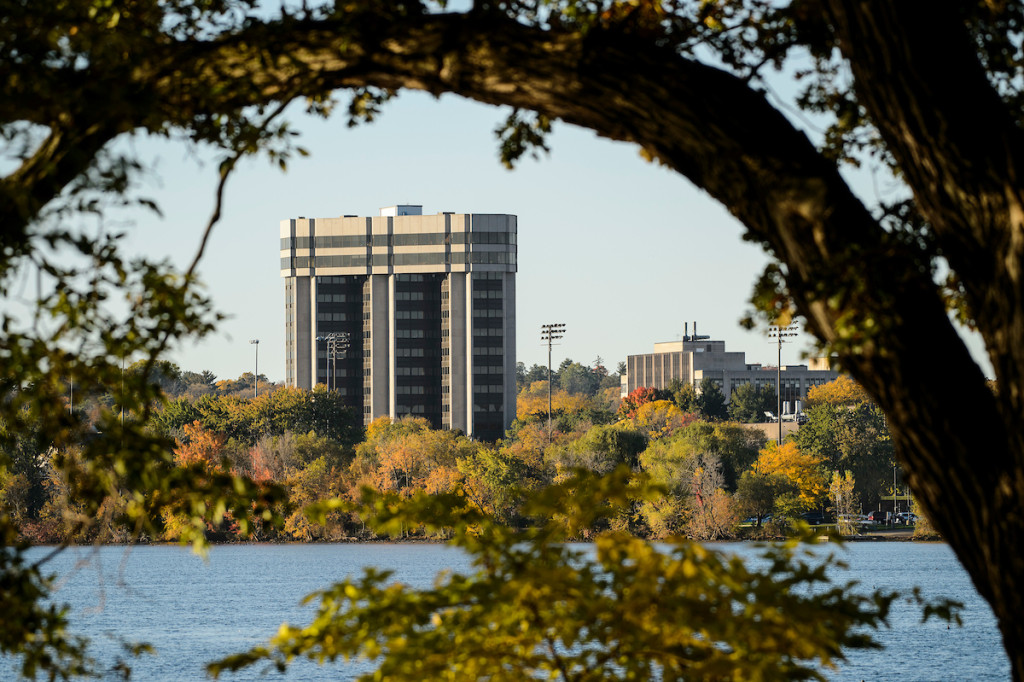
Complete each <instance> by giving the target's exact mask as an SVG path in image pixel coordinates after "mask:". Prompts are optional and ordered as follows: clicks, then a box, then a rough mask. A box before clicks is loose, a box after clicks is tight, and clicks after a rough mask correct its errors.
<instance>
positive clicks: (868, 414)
mask: <svg viewBox="0 0 1024 682" xmlns="http://www.w3.org/2000/svg"><path fill="white" fill-rule="evenodd" d="M806 414H807V423H806V424H803V425H802V426H801V427H800V430H799V431H797V437H796V442H797V444H798V446H799V447H800V450H801V451H803V452H806V453H809V454H812V455H814V456H815V457H816V458H817V459H819V460H821V462H822V463H823V465H824V466H825V467H826V468H827V469H829V470H831V471H850V472H852V474H853V477H854V479H855V481H856V493H857V497H858V499H859V500H860V501H861V503H862V504H864V505H865V508H867V509H874V508H876V507H877V504H878V501H879V500H880V499H881V497H882V495H884V494H886V493H887V492H891V491H890V488H891V487H892V468H893V465H894V463H895V454H894V452H893V443H892V439H891V437H890V435H889V429H888V428H887V426H886V420H885V415H884V414H883V413H882V411H881V410H880V409H879V408H878V406H876V405H874V404H873V403H870V402H861V403H857V404H854V405H844V406H838V407H837V406H834V405H830V404H828V403H819V404H818V405H815V406H814V407H811V408H810V409H809V410H807V411H806Z"/></svg>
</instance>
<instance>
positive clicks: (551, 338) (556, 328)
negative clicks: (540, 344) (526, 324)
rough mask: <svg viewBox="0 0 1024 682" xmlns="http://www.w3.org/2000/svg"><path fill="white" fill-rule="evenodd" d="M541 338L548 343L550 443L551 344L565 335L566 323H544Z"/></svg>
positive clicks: (549, 431) (549, 438)
mask: <svg viewBox="0 0 1024 682" xmlns="http://www.w3.org/2000/svg"><path fill="white" fill-rule="evenodd" d="M540 330H541V331H540V339H541V341H546V342H547V344H548V444H550V443H551V346H552V345H553V344H554V342H555V341H556V340H558V339H560V338H562V337H563V336H564V335H565V325H564V324H560V323H558V324H542V325H541V326H540Z"/></svg>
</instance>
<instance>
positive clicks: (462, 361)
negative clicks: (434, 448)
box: [447, 272, 473, 434]
mask: <svg viewBox="0 0 1024 682" xmlns="http://www.w3.org/2000/svg"><path fill="white" fill-rule="evenodd" d="M448 287H449V292H448V345H449V348H450V350H449V352H450V353H451V354H450V355H449V356H448V357H449V362H450V365H451V373H450V374H449V375H448V377H447V382H448V396H449V398H450V400H451V410H452V411H451V420H452V428H453V429H462V430H463V432H465V433H467V434H468V433H469V432H470V431H469V426H470V424H471V423H472V422H471V421H468V419H470V418H471V415H470V414H469V412H467V405H469V404H471V403H470V398H471V397H472V396H468V395H467V390H468V388H467V387H468V386H469V376H470V374H469V372H470V369H469V368H470V365H469V358H468V354H469V353H470V352H472V348H470V346H469V342H468V340H469V339H470V338H471V337H470V336H469V334H468V331H469V330H471V326H470V325H471V323H472V322H471V321H472V319H473V318H472V315H473V311H472V308H471V307H470V306H469V304H471V303H472V299H469V298H467V296H466V291H467V290H468V288H469V275H468V274H467V273H465V272H453V273H450V274H449V275H448ZM467 415H468V416H467Z"/></svg>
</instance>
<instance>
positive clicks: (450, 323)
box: [280, 205, 517, 440]
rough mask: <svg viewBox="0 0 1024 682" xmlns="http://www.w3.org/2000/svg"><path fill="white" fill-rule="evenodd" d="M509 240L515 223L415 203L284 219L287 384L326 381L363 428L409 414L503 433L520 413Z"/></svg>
mask: <svg viewBox="0 0 1024 682" xmlns="http://www.w3.org/2000/svg"><path fill="white" fill-rule="evenodd" d="M516 235H517V221H516V216H514V215H506V214H459V213H447V212H445V213H438V214H435V215H423V213H422V207H421V206H418V205H397V206H391V207H388V208H384V209H381V212H380V215H379V216H374V217H357V216H342V217H339V218H304V217H300V218H295V219H289V220H283V221H281V231H280V237H281V276H282V277H283V278H284V280H285V313H286V320H285V325H286V343H285V345H286V349H285V353H286V372H285V373H286V381H287V383H288V385H290V386H299V387H302V388H311V387H312V386H313V385H315V384H318V383H320V384H327V385H328V387H329V388H332V389H334V390H337V391H339V392H340V393H341V394H342V395H343V396H344V397H345V398H346V400H347V401H348V402H349V404H351V405H352V406H353V407H354V408H355V409H357V411H359V412H361V413H362V415H363V422H364V423H365V424H369V423H370V422H371V421H372V420H373V419H376V418H377V417H380V416H389V417H392V418H399V417H402V416H404V415H406V414H412V415H416V416H421V417H424V418H426V419H427V420H428V421H430V422H431V424H433V425H434V426H435V427H437V428H451V429H461V430H462V431H464V432H465V433H467V434H468V435H471V436H474V437H477V438H482V439H486V440H493V439H496V438H499V437H501V436H502V435H504V431H505V429H506V428H507V427H508V426H509V425H510V424H511V422H512V420H513V419H514V418H515V412H516V384H515V365H516V349H515V325H516V313H515V310H516V308H515V302H516V280H515V274H516V269H517V261H516V259H517V236H516ZM332 335H333V340H332ZM339 339H342V341H339ZM332 344H333V352H332ZM339 345H340V346H341V347H342V348H343V350H342V351H340V352H339V351H338V350H337V348H338V346H339Z"/></svg>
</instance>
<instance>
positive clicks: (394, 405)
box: [381, 218, 398, 420]
mask: <svg viewBox="0 0 1024 682" xmlns="http://www.w3.org/2000/svg"><path fill="white" fill-rule="evenodd" d="M388 220H389V221H390V220H391V219H390V218H389V219H388ZM387 292H388V293H387V296H388V312H387V320H388V363H387V370H386V371H387V374H383V375H381V378H383V377H387V385H388V398H389V400H388V416H390V417H391V419H392V420H394V419H396V418H397V417H398V363H397V362H396V358H395V356H396V354H397V350H398V347H397V343H396V339H395V337H396V336H397V334H396V333H395V326H396V325H395V320H396V317H397V316H396V314H395V313H396V310H395V307H396V306H395V276H394V275H387Z"/></svg>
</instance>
